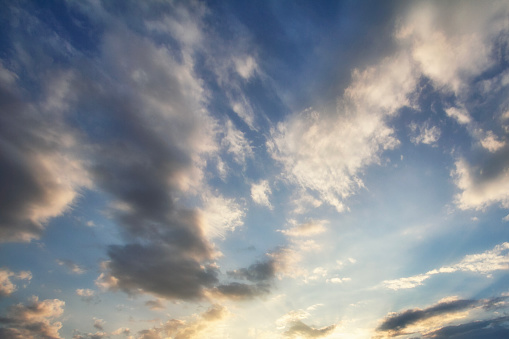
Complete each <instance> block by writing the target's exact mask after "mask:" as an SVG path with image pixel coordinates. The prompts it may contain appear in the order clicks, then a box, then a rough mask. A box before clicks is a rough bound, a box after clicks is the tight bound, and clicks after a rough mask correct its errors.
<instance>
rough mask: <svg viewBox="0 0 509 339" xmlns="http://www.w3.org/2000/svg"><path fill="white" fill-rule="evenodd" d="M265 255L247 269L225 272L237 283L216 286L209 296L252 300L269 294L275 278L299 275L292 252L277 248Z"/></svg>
mask: <svg viewBox="0 0 509 339" xmlns="http://www.w3.org/2000/svg"><path fill="white" fill-rule="evenodd" d="M266 255H267V258H266V259H265V260H261V261H258V262H256V263H254V264H252V265H250V266H249V267H247V268H240V269H236V270H233V271H227V272H226V275H227V277H228V278H229V279H231V280H237V281H229V282H224V283H221V284H218V285H217V286H216V287H214V288H213V289H211V290H210V291H209V294H210V295H211V296H212V297H217V298H227V299H236V300H244V299H253V298H256V297H260V296H264V295H267V294H269V293H270V292H271V290H272V288H273V287H274V286H273V281H274V279H275V278H278V277H282V276H286V275H288V276H293V275H295V274H301V272H299V268H298V267H296V266H295V263H296V261H298V260H299V258H297V254H296V253H295V252H294V251H293V250H291V249H288V248H278V249H276V250H274V251H271V252H269V253H267V254H266ZM239 281H242V282H239ZM244 281H246V282H244Z"/></svg>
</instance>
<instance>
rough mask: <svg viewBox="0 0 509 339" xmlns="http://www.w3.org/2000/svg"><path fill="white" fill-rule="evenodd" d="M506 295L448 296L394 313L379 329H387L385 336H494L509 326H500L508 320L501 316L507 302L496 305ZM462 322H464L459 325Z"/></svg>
mask: <svg viewBox="0 0 509 339" xmlns="http://www.w3.org/2000/svg"><path fill="white" fill-rule="evenodd" d="M502 299H506V298H504V297H502ZM502 299H501V298H492V299H479V300H475V299H457V298H446V299H444V300H442V301H439V302H438V303H437V304H435V305H432V306H429V307H427V308H424V309H419V308H415V309H407V310H405V311H402V312H398V313H390V314H388V315H387V316H386V317H385V318H384V319H383V320H382V321H381V323H380V325H379V326H378V327H377V329H376V331H377V332H379V333H385V336H384V337H397V336H400V335H410V334H417V333H418V334H420V335H422V336H423V337H424V338H479V337H483V338H485V337H486V338H491V336H490V335H493V334H494V333H506V332H507V330H508V329H507V328H506V327H500V326H499V325H500V324H502V323H504V322H507V317H500V316H499V313H498V311H497V310H499V309H500V307H502V308H503V307H506V305H505V306H499V307H496V308H493V305H494V304H500V301H501V300H502ZM472 317H473V318H474V320H472ZM476 318H477V319H476ZM465 321H466V322H465ZM458 322H463V323H461V324H459V325H458ZM483 334H485V335H486V336H483ZM475 335H478V336H477V337H476V336H475Z"/></svg>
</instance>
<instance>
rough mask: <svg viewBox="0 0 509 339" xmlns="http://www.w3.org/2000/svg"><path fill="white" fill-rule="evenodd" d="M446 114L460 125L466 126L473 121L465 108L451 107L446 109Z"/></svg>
mask: <svg viewBox="0 0 509 339" xmlns="http://www.w3.org/2000/svg"><path fill="white" fill-rule="evenodd" d="M445 112H446V114H447V115H448V116H450V117H452V118H454V119H456V121H458V123H460V124H463V125H465V124H469V123H470V122H471V121H472V118H471V117H470V115H469V114H468V112H467V111H466V110H465V109H464V108H456V107H450V108H446V109H445Z"/></svg>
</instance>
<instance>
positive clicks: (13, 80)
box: [0, 62, 90, 242]
mask: <svg viewBox="0 0 509 339" xmlns="http://www.w3.org/2000/svg"><path fill="white" fill-rule="evenodd" d="M0 73H2V74H3V76H1V77H0V96H1V97H2V100H1V103H0V109H1V111H2V112H3V113H2V115H1V117H0V135H1V136H0V154H1V155H0V185H1V186H2V187H3V193H2V197H1V198H0V211H1V213H0V241H1V242H6V241H16V242H20V241H23V242H28V241H31V240H32V239H38V238H39V237H40V235H41V233H42V231H43V230H44V227H45V225H46V222H47V221H48V220H49V219H50V218H52V217H55V216H58V215H61V214H62V213H63V212H64V211H66V210H67V209H68V208H69V205H70V204H71V203H72V202H73V201H74V200H75V198H76V197H77V196H78V195H79V190H80V188H82V187H87V186H90V180H89V177H88V175H87V172H86V170H85V169H84V166H83V161H82V160H81V159H80V158H79V154H80V153H81V149H80V146H79V141H78V140H79V137H78V136H77V133H76V132H75V131H73V130H72V129H70V128H67V126H66V124H65V122H64V116H63V113H64V112H62V111H63V109H65V107H66V101H67V97H68V95H67V94H66V91H67V90H66V88H67V86H69V82H70V79H71V78H72V74H70V73H64V74H58V73H57V74H54V75H52V76H51V77H50V78H49V79H46V81H43V82H42V84H41V86H42V87H43V88H44V89H46V91H45V92H43V93H44V95H42V97H43V98H42V99H40V101H31V100H30V98H26V97H25V94H23V93H24V90H23V88H21V87H20V85H19V84H18V76H17V75H16V74H15V73H14V72H13V71H10V70H8V69H6V68H5V66H4V65H3V64H2V63H1V62H0Z"/></svg>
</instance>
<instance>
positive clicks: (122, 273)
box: [107, 243, 218, 299]
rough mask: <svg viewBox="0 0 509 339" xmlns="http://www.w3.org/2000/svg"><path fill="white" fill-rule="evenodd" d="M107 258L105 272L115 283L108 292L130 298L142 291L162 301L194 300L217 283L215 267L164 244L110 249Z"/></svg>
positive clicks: (112, 247) (131, 245)
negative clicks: (112, 290) (130, 295)
mask: <svg viewBox="0 0 509 339" xmlns="http://www.w3.org/2000/svg"><path fill="white" fill-rule="evenodd" d="M108 254H109V256H110V258H111V261H110V262H109V263H108V265H107V266H108V267H107V268H108V272H109V274H111V276H113V277H114V278H115V279H117V280H118V281H117V283H116V284H115V285H113V286H110V288H113V289H117V288H118V289H121V290H123V291H125V292H127V293H129V294H133V293H137V292H138V291H139V289H141V290H142V291H144V292H150V293H153V294H156V295H158V296H161V297H164V298H176V299H196V298H200V297H202V296H203V292H204V288H210V287H212V286H214V285H215V284H216V283H217V282H218V279H217V274H218V272H217V269H216V268H215V267H212V266H203V265H201V264H200V262H199V261H197V260H194V259H193V258H192V257H188V256H186V255H185V254H182V253H181V252H179V250H178V249H175V248H173V247H172V246H170V245H167V244H164V243H161V244H154V243H151V244H149V245H148V246H143V245H140V244H129V245H125V246H110V248H109V251H108Z"/></svg>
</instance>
